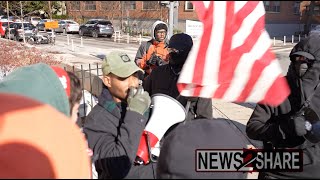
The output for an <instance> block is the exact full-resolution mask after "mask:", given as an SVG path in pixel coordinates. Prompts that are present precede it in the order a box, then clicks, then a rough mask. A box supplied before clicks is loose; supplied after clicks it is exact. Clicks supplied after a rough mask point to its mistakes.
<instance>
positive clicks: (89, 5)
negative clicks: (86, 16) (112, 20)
mask: <svg viewBox="0 0 320 180" xmlns="http://www.w3.org/2000/svg"><path fill="white" fill-rule="evenodd" d="M84 9H85V10H86V11H95V10H96V9H97V6H96V1H85V2H84Z"/></svg>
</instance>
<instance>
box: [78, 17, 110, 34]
mask: <svg viewBox="0 0 320 180" xmlns="http://www.w3.org/2000/svg"><path fill="white" fill-rule="evenodd" d="M113 33H114V29H113V25H112V23H111V22H110V21H108V20H105V19H90V20H89V21H88V22H87V23H85V24H83V25H81V26H80V28H79V35H80V36H83V35H91V36H92V37H94V38H97V37H99V36H101V35H106V36H107V37H108V38H111V37H112V35H113Z"/></svg>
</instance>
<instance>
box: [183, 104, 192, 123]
mask: <svg viewBox="0 0 320 180" xmlns="http://www.w3.org/2000/svg"><path fill="white" fill-rule="evenodd" d="M190 105H191V101H190V100H188V102H187V105H186V118H185V120H184V122H183V124H185V123H186V120H187V119H188V113H189V109H190Z"/></svg>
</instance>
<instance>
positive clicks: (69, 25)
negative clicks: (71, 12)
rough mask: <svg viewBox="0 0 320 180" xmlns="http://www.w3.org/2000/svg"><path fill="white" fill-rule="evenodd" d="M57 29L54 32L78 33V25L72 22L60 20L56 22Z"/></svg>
mask: <svg viewBox="0 0 320 180" xmlns="http://www.w3.org/2000/svg"><path fill="white" fill-rule="evenodd" d="M58 24H59V28H57V29H55V30H54V31H55V32H63V33H69V32H76V33H78V32H79V24H78V23H77V22H75V21H73V20H60V21H58Z"/></svg>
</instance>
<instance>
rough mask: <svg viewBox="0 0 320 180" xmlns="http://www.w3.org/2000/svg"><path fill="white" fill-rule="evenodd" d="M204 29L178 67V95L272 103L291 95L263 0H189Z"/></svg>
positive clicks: (274, 104) (276, 103)
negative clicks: (273, 50)
mask: <svg viewBox="0 0 320 180" xmlns="http://www.w3.org/2000/svg"><path fill="white" fill-rule="evenodd" d="M193 4H194V6H195V8H196V11H197V14H198V17H199V19H200V20H201V21H202V23H203V33H202V36H201V37H200V38H199V40H198V41H197V42H195V43H194V46H193V48H192V50H191V51H190V53H189V56H188V58H187V60H186V63H185V65H184V67H183V69H182V71H181V74H180V77H179V80H178V83H177V86H178V89H179V91H180V94H181V95H183V96H196V97H205V98H216V99H223V100H226V101H230V102H255V103H265V104H269V105H272V106H277V105H279V104H280V103H281V102H283V101H284V100H285V99H286V98H287V97H288V95H289V94H290V89H289V86H288V84H287V81H286V79H285V77H283V75H282V70H281V67H280V64H279V62H278V60H277V58H276V57H275V55H274V53H273V52H272V51H271V40H270V37H269V34H268V33H267V31H266V30H265V27H264V25H265V24H264V15H265V10H264V6H263V2H262V1H193Z"/></svg>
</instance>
